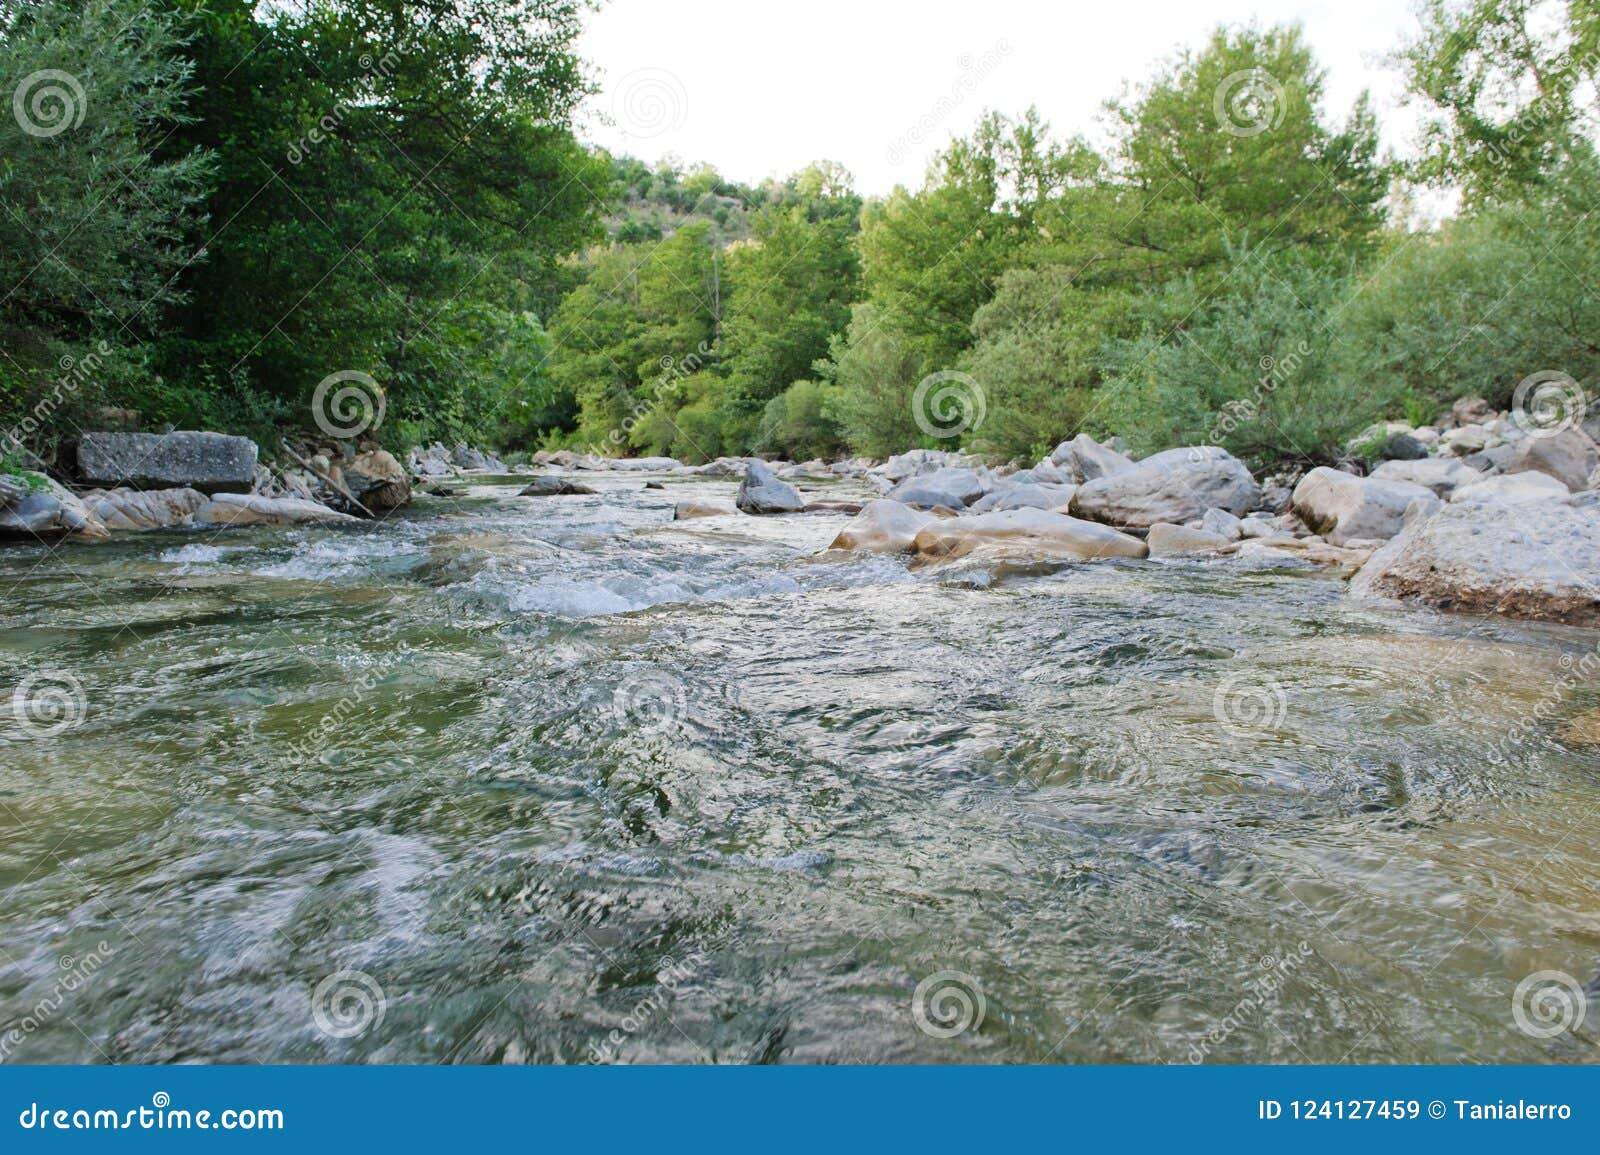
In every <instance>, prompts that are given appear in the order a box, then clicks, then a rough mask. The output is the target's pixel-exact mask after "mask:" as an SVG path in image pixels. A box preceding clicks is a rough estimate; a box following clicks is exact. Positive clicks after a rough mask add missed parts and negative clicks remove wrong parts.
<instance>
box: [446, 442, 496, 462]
mask: <svg viewBox="0 0 1600 1155" xmlns="http://www.w3.org/2000/svg"><path fill="white" fill-rule="evenodd" d="M450 464H451V465H453V466H455V467H456V468H457V469H487V468H489V459H488V458H487V457H485V456H484V455H483V453H482V452H480V451H479V450H476V449H474V448H472V446H470V445H468V444H466V442H458V443H457V444H456V447H455V449H453V450H451V452H450Z"/></svg>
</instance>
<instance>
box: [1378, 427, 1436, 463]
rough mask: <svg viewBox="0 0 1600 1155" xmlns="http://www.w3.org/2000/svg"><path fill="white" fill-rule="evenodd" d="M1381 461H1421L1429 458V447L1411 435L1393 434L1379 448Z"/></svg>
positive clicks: (1407, 433)
mask: <svg viewBox="0 0 1600 1155" xmlns="http://www.w3.org/2000/svg"><path fill="white" fill-rule="evenodd" d="M1376 456H1377V458H1378V460H1379V461H1420V460H1422V459H1423V458H1424V457H1427V456H1428V447H1427V446H1426V445H1424V444H1422V442H1420V441H1418V440H1417V439H1416V438H1415V437H1413V436H1412V435H1411V433H1409V432H1406V433H1391V434H1390V435H1389V436H1388V437H1386V438H1384V440H1383V444H1381V445H1379V446H1378V452H1377V454H1376Z"/></svg>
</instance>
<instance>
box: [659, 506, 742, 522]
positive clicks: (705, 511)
mask: <svg viewBox="0 0 1600 1155" xmlns="http://www.w3.org/2000/svg"><path fill="white" fill-rule="evenodd" d="M735 512H737V511H736V510H734V509H733V507H731V506H727V505H716V504H714V503H712V502H708V501H680V502H678V504H677V505H676V506H674V507H673V510H672V520H673V521H689V520H691V519H693V518H696V517H724V516H727V515H728V514H732V513H735Z"/></svg>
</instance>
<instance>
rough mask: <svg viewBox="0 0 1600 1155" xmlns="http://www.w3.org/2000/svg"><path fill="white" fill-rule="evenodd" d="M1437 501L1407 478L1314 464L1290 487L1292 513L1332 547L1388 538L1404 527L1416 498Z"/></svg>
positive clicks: (1430, 501)
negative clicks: (1390, 478)
mask: <svg viewBox="0 0 1600 1155" xmlns="http://www.w3.org/2000/svg"><path fill="white" fill-rule="evenodd" d="M1419 497H1420V498H1426V499H1427V501H1428V502H1429V503H1430V504H1432V503H1436V502H1437V501H1438V498H1437V497H1436V496H1435V494H1434V492H1433V490H1431V489H1428V488H1426V487H1424V486H1421V485H1417V484H1414V483H1413V482H1409V481H1385V480H1383V479H1381V478H1377V477H1356V476H1353V475H1352V474H1349V473H1344V472H1341V471H1340V470H1337V469H1329V468H1328V467H1327V466H1325V465H1323V466H1318V467H1317V468H1316V469H1313V470H1312V471H1311V472H1310V473H1308V474H1306V475H1305V476H1304V477H1303V478H1301V479H1300V484H1299V485H1297V486H1295V487H1294V498H1293V500H1292V503H1291V507H1292V508H1293V510H1294V512H1295V514H1296V516H1298V517H1299V518H1300V520H1301V521H1303V522H1305V523H1306V525H1308V526H1310V527H1311V530H1312V531H1313V532H1314V533H1318V534H1321V535H1322V536H1323V537H1324V538H1325V539H1327V541H1328V542H1329V543H1330V544H1332V545H1341V546H1342V545H1344V544H1345V543H1346V542H1348V541H1388V540H1389V539H1390V538H1392V537H1393V536H1394V535H1395V534H1397V533H1399V532H1400V531H1401V530H1402V529H1403V528H1405V517H1406V509H1407V507H1409V506H1410V505H1411V503H1412V502H1413V501H1415V500H1417V498H1419Z"/></svg>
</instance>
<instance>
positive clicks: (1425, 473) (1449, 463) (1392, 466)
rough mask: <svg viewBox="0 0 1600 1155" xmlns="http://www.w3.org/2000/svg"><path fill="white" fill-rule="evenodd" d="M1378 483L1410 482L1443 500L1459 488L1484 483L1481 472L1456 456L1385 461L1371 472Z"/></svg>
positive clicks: (1447, 498)
mask: <svg viewBox="0 0 1600 1155" xmlns="http://www.w3.org/2000/svg"><path fill="white" fill-rule="evenodd" d="M1372 476H1373V477H1375V478H1377V479H1378V480H1379V481H1408V482H1410V483H1411V484H1412V485H1422V486H1426V487H1427V488H1429V489H1431V490H1433V492H1434V495H1435V496H1436V497H1438V498H1440V499H1441V500H1449V498H1450V494H1451V493H1453V492H1454V491H1455V489H1456V487H1457V486H1460V485H1472V484H1473V483H1474V482H1478V481H1482V480H1483V474H1481V473H1479V472H1478V471H1477V470H1476V469H1474V468H1472V466H1470V465H1468V464H1467V463H1466V462H1464V461H1462V460H1460V459H1459V458H1455V457H1427V458H1422V459H1419V460H1416V461H1385V462H1384V463H1383V464H1382V465H1380V466H1378V468H1376V469H1374V470H1373V471H1372Z"/></svg>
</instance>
